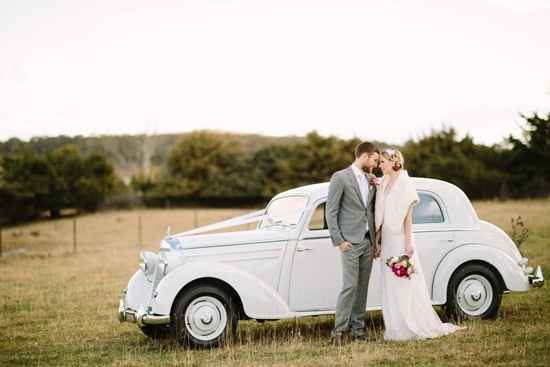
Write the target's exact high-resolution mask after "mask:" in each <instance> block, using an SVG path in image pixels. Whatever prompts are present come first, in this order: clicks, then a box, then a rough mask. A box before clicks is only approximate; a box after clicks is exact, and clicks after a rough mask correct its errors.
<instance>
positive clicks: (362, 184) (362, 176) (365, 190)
mask: <svg viewBox="0 0 550 367" xmlns="http://www.w3.org/2000/svg"><path fill="white" fill-rule="evenodd" d="M351 169H352V170H353V173H354V174H355V178H356V179H357V184H359V190H360V191H361V197H362V199H363V204H364V205H365V207H367V198H368V195H369V182H368V180H367V174H366V173H365V172H363V170H361V169H360V168H359V167H357V166H356V165H355V163H352V164H351ZM368 230H369V223H368V222H367V231H368Z"/></svg>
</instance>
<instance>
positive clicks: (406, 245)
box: [375, 149, 461, 340]
mask: <svg viewBox="0 0 550 367" xmlns="http://www.w3.org/2000/svg"><path fill="white" fill-rule="evenodd" d="M380 168H381V169H382V172H383V173H384V179H383V181H382V183H381V184H380V187H379V188H378V190H377V193H376V208H375V220H376V243H377V245H378V246H377V248H378V249H380V250H379V251H377V254H375V256H381V258H382V261H380V266H381V267H382V269H381V274H382V279H381V281H382V315H383V318H384V325H385V328H386V330H385V332H384V339H385V340H412V339H426V338H436V337H438V336H442V335H446V334H450V333H453V332H455V331H456V330H459V329H461V328H460V327H458V326H456V325H453V324H449V323H442V322H441V320H440V319H439V317H438V315H437V313H436V312H435V311H434V309H433V308H432V304H431V300H430V294H429V293H428V288H427V286H426V282H425V280H424V275H423V273H422V267H421V266H420V261H419V259H418V254H417V252H416V249H415V243H414V238H413V234H412V207H413V206H414V205H416V204H418V202H419V201H420V200H419V198H418V195H417V193H416V189H415V187H414V183H413V182H412V180H411V178H410V177H409V175H408V173H407V171H405V170H404V159H403V155H402V154H401V152H399V151H398V150H395V149H386V150H384V151H383V152H382V153H381V155H380ZM404 254H406V255H408V256H409V258H410V261H411V263H412V264H413V265H414V269H415V272H414V273H413V274H412V275H411V277H410V279H409V278H406V277H404V278H399V277H397V276H396V275H395V274H394V273H393V272H392V270H391V269H390V268H389V267H388V266H387V265H386V259H388V258H389V257H393V256H397V257H399V256H402V255H404Z"/></svg>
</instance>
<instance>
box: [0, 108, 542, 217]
mask: <svg viewBox="0 0 550 367" xmlns="http://www.w3.org/2000/svg"><path fill="white" fill-rule="evenodd" d="M522 118H523V125H522V132H523V133H522V136H521V137H514V136H512V135H510V136H508V137H507V138H506V139H505V141H504V142H503V143H501V144H495V145H492V146H487V145H483V144H476V143H475V142H474V140H473V138H472V137H471V136H470V135H466V136H465V137H459V136H458V134H457V132H456V130H455V129H454V128H452V127H443V128H441V129H440V130H436V131H432V132H431V133H430V134H427V135H424V136H421V137H419V138H414V139H410V140H409V141H407V142H406V143H405V144H403V145H402V146H399V147H397V148H399V149H401V150H402V152H403V154H404V156H405V166H406V169H407V170H408V171H409V173H410V174H411V175H413V176H418V177H432V178H439V179H443V180H446V181H449V182H451V183H454V184H455V185H457V186H459V187H460V188H462V189H463V190H464V191H465V192H466V194H467V195H468V196H469V197H470V198H472V199H489V198H522V197H537V196H547V195H549V194H550V164H549V162H550V114H548V115H546V116H539V115H538V114H536V113H535V114H533V115H532V116H522ZM359 142H360V140H359V139H358V138H353V139H341V138H337V137H334V136H321V135H320V134H318V133H317V132H315V131H314V132H310V133H309V134H307V136H306V137H305V138H304V139H299V140H289V141H288V142H287V143H284V144H281V143H278V144H267V145H263V146H262V147H260V148H259V149H249V147H247V149H245V148H244V147H243V144H241V143H239V140H238V139H227V134H219V133H215V132H207V131H196V132H193V133H190V134H187V135H185V136H183V137H182V138H181V139H180V140H179V141H178V142H177V143H175V144H174V145H173V146H172V148H170V149H169V151H168V154H167V156H166V158H165V159H164V162H162V165H161V168H160V169H159V170H155V172H154V173H151V172H143V171H141V172H138V173H136V174H134V175H133V177H132V179H131V182H130V184H129V185H125V184H123V183H122V181H121V180H120V178H119V177H118V176H117V175H116V173H115V171H114V169H113V166H112V164H111V162H109V160H108V159H107V158H106V157H105V156H104V155H102V154H101V153H93V152H91V153H87V154H83V153H80V152H79V151H78V149H76V147H75V146H73V145H61V146H57V147H56V146H55V145H54V146H52V147H50V148H47V149H45V148H44V147H45V146H46V147H47V146H48V144H44V143H41V144H40V147H41V149H40V151H39V150H37V149H33V146H32V143H31V142H29V143H21V144H20V146H19V147H17V148H16V149H14V148H13V146H11V148H10V150H9V152H5V151H4V153H0V154H1V155H0V203H1V204H0V209H1V212H0V221H9V222H13V221H21V220H28V219H33V218H36V217H38V216H39V215H44V213H46V214H49V215H51V216H52V217H55V216H58V215H59V214H60V212H61V210H62V209H64V208H75V209H79V210H82V211H93V210H96V209H98V208H100V207H101V206H102V205H106V203H109V202H110V203H115V204H116V205H118V206H120V205H128V204H129V202H131V203H135V202H138V203H141V204H144V205H147V206H163V207H165V206H181V205H207V206H213V205H223V206H230V205H231V206H232V205H248V204H260V203H265V202H266V201H267V200H268V199H269V198H270V197H272V196H273V195H275V194H277V193H279V192H281V191H284V190H287V189H290V188H293V187H297V186H301V185H307V184H312V183H318V182H325V181H328V180H329V179H330V176H331V175H332V173H333V172H335V171H337V170H339V169H342V168H344V167H346V166H347V165H349V164H350V162H351V161H352V160H353V158H354V157H353V151H354V147H355V145H356V144H358V143H359ZM375 143H376V144H377V145H378V146H379V147H380V148H385V147H387V144H384V143H381V142H375ZM12 145H13V144H12ZM248 145H250V142H248ZM0 152H2V149H1V146H0ZM375 173H376V172H375ZM378 174H380V172H378ZM116 197H118V198H120V197H122V198H124V199H122V200H120V199H119V200H118V201H117V200H113V198H116Z"/></svg>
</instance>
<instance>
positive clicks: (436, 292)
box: [432, 244, 529, 304]
mask: <svg viewBox="0 0 550 367" xmlns="http://www.w3.org/2000/svg"><path fill="white" fill-rule="evenodd" d="M471 261H481V262H486V263H488V264H490V265H492V266H493V267H494V268H495V269H496V270H497V271H498V272H499V274H500V276H501V277H502V280H503V281H504V285H505V287H506V289H507V290H509V291H515V292H524V291H527V290H529V279H528V278H527V276H526V275H525V274H524V273H523V271H522V269H521V267H520V266H519V264H517V262H515V261H514V260H513V259H512V258H511V257H510V255H508V254H507V253H506V252H504V251H502V250H499V249H498V248H495V247H491V246H487V245H483V244H465V245H461V246H459V247H457V248H455V249H454V250H452V251H450V252H449V253H448V254H447V255H445V257H444V258H443V260H441V262H440V263H439V265H438V266H437V268H436V270H435V273H434V279H433V283H432V284H433V285H432V299H433V303H434V304H445V303H446V302H447V288H448V286H449V281H450V280H451V276H452V275H453V273H454V272H455V271H456V270H457V269H458V268H459V267H460V266H461V265H462V264H465V263H467V262H471Z"/></svg>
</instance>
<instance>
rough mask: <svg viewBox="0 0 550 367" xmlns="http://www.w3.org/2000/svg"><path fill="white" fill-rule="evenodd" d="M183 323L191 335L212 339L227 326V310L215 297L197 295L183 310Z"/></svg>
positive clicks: (201, 338)
mask: <svg viewBox="0 0 550 367" xmlns="http://www.w3.org/2000/svg"><path fill="white" fill-rule="evenodd" d="M185 325H186V327H187V331H188V332H189V334H191V335H192V336H193V337H195V338H197V339H199V340H204V341H208V340H213V339H215V338H217V337H218V336H220V335H221V334H222V333H223V331H224V330H225V327H226V326H227V311H226V309H225V307H224V306H223V304H222V303H221V302H220V301H219V300H218V299H217V298H214V297H211V296H202V297H198V298H196V299H194V300H193V301H191V303H190V304H189V305H188V306H187V309H186V310H185Z"/></svg>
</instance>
